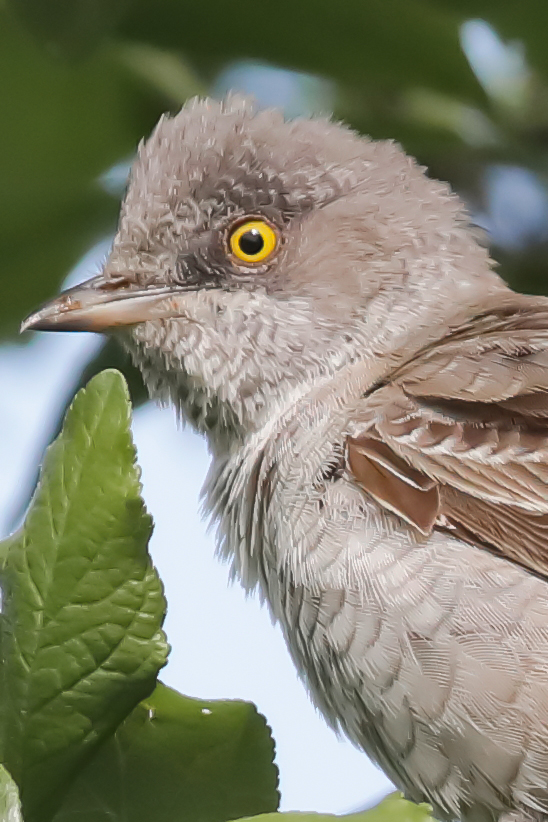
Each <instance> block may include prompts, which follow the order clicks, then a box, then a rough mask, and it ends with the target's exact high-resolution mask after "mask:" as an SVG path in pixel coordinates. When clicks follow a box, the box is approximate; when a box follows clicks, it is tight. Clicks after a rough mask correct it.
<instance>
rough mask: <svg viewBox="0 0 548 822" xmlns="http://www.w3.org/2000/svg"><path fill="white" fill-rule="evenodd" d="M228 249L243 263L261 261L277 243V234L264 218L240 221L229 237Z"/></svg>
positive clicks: (273, 249) (270, 252)
mask: <svg viewBox="0 0 548 822" xmlns="http://www.w3.org/2000/svg"><path fill="white" fill-rule="evenodd" d="M229 244H230V250H231V251H232V253H233V254H234V256H235V257H237V258H238V259H239V260H242V261H243V262H245V263H262V262H263V261H264V260H266V259H267V257H270V255H271V254H272V252H273V251H275V249H276V246H277V245H278V235H277V234H276V232H275V231H274V229H273V228H271V227H270V226H269V225H268V223H266V222H265V221H264V220H247V221H246V222H245V223H240V225H239V226H237V228H235V229H234V230H233V231H232V233H231V234H230V237H229Z"/></svg>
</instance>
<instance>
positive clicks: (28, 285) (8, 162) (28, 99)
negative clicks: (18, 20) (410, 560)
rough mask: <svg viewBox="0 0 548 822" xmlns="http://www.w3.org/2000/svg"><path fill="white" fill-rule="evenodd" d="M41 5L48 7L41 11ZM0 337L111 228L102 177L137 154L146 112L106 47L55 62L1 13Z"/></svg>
mask: <svg viewBox="0 0 548 822" xmlns="http://www.w3.org/2000/svg"><path fill="white" fill-rule="evenodd" d="M46 5H47V4H46ZM0 76H1V77H2V78H3V80H2V82H1V83H0V110H1V111H2V129H1V133H0V156H1V157H2V174H1V175H0V217H1V219H0V247H1V248H2V264H1V266H0V288H1V291H2V300H1V302H0V334H2V335H4V334H5V333H6V331H7V330H9V331H10V332H12V333H13V332H17V330H18V326H19V322H20V321H21V319H22V318H23V317H24V316H25V315H26V314H28V313H29V312H30V311H31V310H32V309H33V308H35V307H36V306H37V305H38V304H40V303H41V302H43V301H44V300H45V299H47V298H48V297H51V296H52V295H53V294H54V293H55V292H56V291H57V289H58V287H59V285H60V283H61V282H62V280H63V278H64V277H65V276H66V274H67V273H68V270H69V269H70V267H71V266H72V265H74V263H76V261H77V260H78V258H79V256H80V255H81V254H82V253H83V252H84V251H85V250H86V249H87V248H88V247H89V244H90V243H91V242H93V241H95V240H97V239H99V238H100V237H101V236H103V235H104V234H105V233H106V232H108V231H113V230H114V227H115V225H116V218H117V212H118V203H117V201H116V199H114V198H112V197H110V196H109V195H107V194H106V193H105V192H103V191H102V190H101V189H100V187H99V186H98V184H97V182H96V181H97V179H98V177H99V176H100V175H101V174H102V173H103V172H104V171H105V170H106V169H108V168H109V167H110V166H112V165H113V164H114V163H116V162H118V161H119V160H120V159H121V158H125V157H128V156H129V155H131V154H132V153H133V151H134V150H135V147H136V144H137V142H138V140H139V139H140V138H141V136H142V135H143V134H144V133H146V132H147V131H148V130H149V129H150V128H151V127H152V125H153V123H154V120H155V119H156V117H157V114H158V113H159V109H156V110H153V111H148V110H147V109H145V108H143V101H142V98H141V97H140V95H139V94H136V88H135V84H134V82H133V81H132V80H131V79H130V77H129V75H128V69H127V68H126V67H125V66H122V65H121V63H119V62H117V56H116V54H115V53H114V52H113V51H112V50H110V51H106V52H101V54H99V55H97V57H96V58H94V59H93V60H89V61H87V62H86V63H84V64H81V65H78V66H76V67H71V66H68V65H66V64H64V63H62V62H59V61H55V60H53V59H51V58H50V57H49V56H48V55H47V54H46V53H44V52H43V51H42V50H40V49H39V48H38V46H37V45H35V44H34V43H33V42H32V40H31V39H30V37H29V35H28V34H26V33H25V32H24V31H21V30H20V28H19V26H17V25H16V24H15V23H14V22H13V20H11V18H10V17H9V15H8V14H7V13H6V11H5V10H4V9H3V8H2V6H0Z"/></svg>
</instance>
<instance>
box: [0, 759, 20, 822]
mask: <svg viewBox="0 0 548 822" xmlns="http://www.w3.org/2000/svg"><path fill="white" fill-rule="evenodd" d="M0 822H23V817H22V816H21V805H20V804H19V793H18V791H17V785H16V784H15V782H14V781H13V779H12V778H11V776H10V775H9V773H8V772H7V770H6V769H5V768H3V767H2V765H0Z"/></svg>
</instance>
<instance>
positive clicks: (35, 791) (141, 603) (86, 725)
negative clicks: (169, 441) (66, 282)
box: [0, 371, 168, 822]
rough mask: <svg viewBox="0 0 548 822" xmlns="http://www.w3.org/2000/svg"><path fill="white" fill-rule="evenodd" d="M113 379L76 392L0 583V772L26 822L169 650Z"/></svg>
mask: <svg viewBox="0 0 548 822" xmlns="http://www.w3.org/2000/svg"><path fill="white" fill-rule="evenodd" d="M129 423H130V405H129V401H128V397H127V390H126V387H125V384H124V381H123V378H122V377H121V375H120V374H119V373H118V372H116V371H106V372H103V373H102V374H100V375H99V376H98V377H96V378H95V379H94V380H93V381H92V382H91V383H90V384H89V385H88V387H87V388H86V389H84V390H82V391H80V392H79V394H78V395H77V397H76V399H75V400H74V403H73V404H72V406H71V408H70V410H69V412H68V414H67V418H66V421H65V424H64V426H63V431H62V433H61V435H60V436H59V438H58V439H57V440H56V441H55V443H54V444H53V445H52V446H51V447H50V448H49V449H48V452H47V454H46V458H45V461H44V466H43V468H42V472H41V478H40V483H39V486H38V490H37V492H36V495H35V497H34V499H33V502H32V504H31V508H30V510H29V513H28V515H27V518H26V520H25V524H24V526H23V528H22V530H21V531H20V533H19V534H18V535H17V536H16V538H15V539H14V538H11V540H10V544H9V551H8V555H7V558H6V561H5V564H4V568H3V571H2V585H3V631H2V640H3V642H2V654H1V659H2V667H1V669H0V710H1V715H0V716H1V720H2V722H1V731H2V761H3V762H4V763H5V764H6V766H7V767H8V769H9V771H10V773H11V774H12V776H13V778H14V779H15V780H16V782H17V784H18V785H19V790H20V792H21V801H22V804H23V810H24V815H25V820H26V822H35V821H36V820H40V822H44V820H47V819H49V818H50V817H51V814H52V813H53V812H54V811H55V809H56V806H57V805H58V804H59V802H60V801H61V799H62V794H63V792H64V791H65V790H66V789H67V787H68V784H69V782H70V780H71V778H72V777H73V776H74V774H75V773H76V772H77V770H78V769H79V768H80V767H81V766H82V764H83V762H85V761H86V760H87V758H89V756H90V755H91V754H92V752H93V751H94V750H95V748H96V747H97V746H98V745H99V744H100V743H101V742H102V741H103V739H104V738H105V737H106V736H108V735H109V734H111V733H112V732H113V731H114V729H115V728H116V727H117V726H118V724H119V723H120V722H121V721H122V720H123V719H124V717H125V716H127V714H128V713H129V712H130V711H131V710H132V709H133V708H134V706H135V705H136V704H137V703H138V702H139V701H140V700H141V699H143V697H145V696H146V695H147V694H149V693H150V691H151V690H152V689H153V687H154V683H155V679H156V675H157V673H158V670H159V669H160V668H161V667H162V665H164V664H165V661H166V658H167V652H168V646H167V644H166V641H165V637H164V634H163V632H162V630H161V624H162V622H163V617H164V612H165V601H164V597H163V592H162V586H161V583H160V581H159V579H158V576H157V574H156V572H155V570H154V568H153V566H152V563H151V560H150V557H149V555H148V553H147V543H148V540H149V538H150V533H151V530H152V522H151V518H150V516H149V515H148V514H147V512H146V510H145V508H144V504H143V501H142V499H141V496H140V483H139V470H138V468H137V467H136V465H135V449H134V446H133V443H132V440H131V434H130V431H129Z"/></svg>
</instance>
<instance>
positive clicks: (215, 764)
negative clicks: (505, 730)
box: [54, 685, 422, 822]
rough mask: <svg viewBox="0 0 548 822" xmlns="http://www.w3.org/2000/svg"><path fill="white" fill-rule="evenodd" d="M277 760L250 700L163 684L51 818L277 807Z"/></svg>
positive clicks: (93, 820) (158, 821)
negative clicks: (214, 697) (201, 696)
mask: <svg viewBox="0 0 548 822" xmlns="http://www.w3.org/2000/svg"><path fill="white" fill-rule="evenodd" d="M273 758H274V743H273V740H272V737H271V736H270V730H269V728H268V726H267V724H266V722H265V720H264V718H263V717H262V716H261V715H260V714H259V713H257V710H256V709H255V707H254V706H253V705H251V704H250V703H248V702H236V701H231V702H204V701H202V700H198V699H190V698H188V697H185V696H181V694H178V693H177V692H176V691H173V690H171V688H166V687H165V685H158V687H157V688H156V690H155V691H154V693H153V694H152V696H151V697H149V699H147V700H145V701H144V702H142V703H141V705H139V706H138V707H137V708H136V709H135V710H134V711H133V713H132V714H131V716H130V717H128V719H126V721H125V722H124V723H123V725H121V726H120V728H119V729H118V730H117V732H116V734H115V735H114V737H112V738H111V739H109V740H108V741H107V742H106V743H105V744H104V745H103V747H102V748H100V750H99V751H98V752H97V754H96V755H95V757H94V759H93V760H92V762H91V763H90V764H89V765H88V767H87V768H86V770H85V771H84V772H83V773H82V774H81V776H80V777H79V779H78V780H77V781H76V782H75V783H74V785H73V787H72V790H71V792H70V795H69V796H68V797H67V800H66V801H65V803H64V805H63V807H62V808H61V810H60V811H59V813H58V814H57V815H56V817H55V820H54V822H125V820H130V822H151V820H154V822H225V820H227V819H234V818H235V817H237V816H240V815H241V814H243V813H245V814H257V813H262V812H264V811H270V810H275V809H276V808H277V807H278V801H279V795H278V791H277V782H278V772H277V768H276V766H275V765H274V764H273ZM374 822H376V820H375V821H374ZM379 822H382V820H379ZM410 822H411V820H410ZM413 822H414V820H413ZM417 822H422V820H418V819H417Z"/></svg>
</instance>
